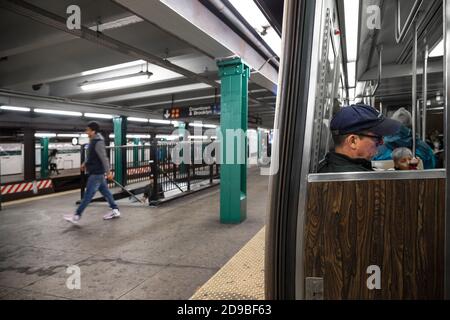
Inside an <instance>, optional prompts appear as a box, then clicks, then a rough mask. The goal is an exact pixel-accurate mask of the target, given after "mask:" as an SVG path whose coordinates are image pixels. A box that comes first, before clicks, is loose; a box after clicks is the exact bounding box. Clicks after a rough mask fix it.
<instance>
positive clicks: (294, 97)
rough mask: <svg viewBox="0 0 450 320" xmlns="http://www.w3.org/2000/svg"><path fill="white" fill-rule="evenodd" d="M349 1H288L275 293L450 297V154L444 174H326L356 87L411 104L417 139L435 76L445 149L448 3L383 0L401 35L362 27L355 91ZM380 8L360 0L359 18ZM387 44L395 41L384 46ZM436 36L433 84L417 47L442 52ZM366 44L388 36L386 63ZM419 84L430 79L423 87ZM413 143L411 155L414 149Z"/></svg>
mask: <svg viewBox="0 0 450 320" xmlns="http://www.w3.org/2000/svg"><path fill="white" fill-rule="evenodd" d="M345 1H348V0H341V1H333V0H317V1H295V0H287V1H285V7H284V21H283V25H284V26H283V38H284V53H283V58H282V63H281V70H280V73H281V76H280V87H279V94H278V101H277V114H276V118H275V129H276V130H279V134H278V135H277V138H276V140H275V150H276V154H275V155H274V156H273V159H272V162H274V161H277V162H278V166H277V167H278V168H279V169H278V171H277V172H275V173H274V175H273V176H272V177H271V180H270V208H269V212H268V223H267V229H266V252H267V253H266V268H265V270H266V297H267V298H269V299H443V298H448V297H449V294H450V279H449V276H450V267H449V263H450V261H448V258H449V257H450V255H449V248H450V245H449V239H450V237H449V231H450V210H449V209H450V208H449V205H446V203H447V201H448V196H449V194H450V192H449V185H448V181H449V180H448V172H447V170H446V169H445V168H446V167H448V166H449V165H450V163H449V160H448V156H447V153H446V150H447V148H444V150H445V157H444V165H445V168H437V169H432V170H422V171H402V172H400V171H373V172H344V173H327V174H319V173H317V167H318V163H319V161H320V160H321V159H322V158H323V156H324V155H325V153H326V152H327V151H329V150H330V149H332V145H331V143H330V134H329V132H327V125H328V124H329V121H330V119H331V117H332V116H333V114H334V113H335V112H336V111H337V110H339V108H340V107H341V106H343V105H347V104H349V103H350V101H349V100H353V99H356V93H355V94H354V95H353V96H352V97H351V96H350V95H349V94H348V92H349V89H353V90H355V92H356V91H358V86H359V85H363V87H360V88H359V91H360V94H359V98H360V99H361V100H362V101H364V102H366V103H370V104H371V105H372V106H373V107H375V108H376V109H378V110H379V111H380V112H382V113H384V114H387V113H388V112H389V108H390V107H391V108H394V106H397V107H398V106H406V105H408V104H409V109H410V111H411V113H412V114H413V128H412V130H413V136H414V137H415V136H416V135H417V136H420V134H421V133H423V134H424V135H425V133H426V131H425V130H426V129H425V128H426V124H427V118H426V117H427V110H430V109H432V108H429V107H427V106H429V103H428V102H429V101H428V100H429V96H430V94H431V93H430V92H427V81H428V82H429V84H430V85H429V86H428V87H431V88H437V89H436V90H442V92H444V97H445V99H444V100H445V101H444V103H443V105H442V112H441V115H440V116H439V115H438V116H437V118H438V119H439V117H440V120H441V121H442V123H443V126H442V127H443V129H444V130H443V135H444V138H445V143H444V147H446V141H447V138H448V137H449V133H450V131H449V128H448V125H447V124H448V123H449V122H448V121H449V120H450V118H449V116H450V112H449V111H448V107H447V106H448V102H449V101H450V93H449V90H447V87H448V84H449V83H450V82H449V81H450V69H449V68H450V1H443V2H442V1H428V2H424V1H415V2H411V1H409V2H408V5H407V6H401V5H400V4H401V3H402V1H390V2H384V3H381V2H380V3H379V5H380V6H381V5H383V6H384V7H382V8H380V12H381V13H382V12H391V11H392V12H394V15H397V19H395V23H393V24H392V26H393V28H392V30H391V28H388V27H386V26H389V24H388V23H384V24H382V26H381V29H380V30H378V31H374V32H373V33H371V32H367V30H366V31H364V28H367V25H368V24H366V22H365V21H362V22H361V21H360V22H359V24H358V25H357V26H354V27H355V28H358V29H359V30H358V35H359V38H358V50H359V51H358V54H359V55H361V56H358V57H357V61H356V62H355V69H356V70H355V75H356V76H355V77H356V81H355V87H354V88H349V84H348V81H349V76H348V73H349V70H348V67H349V64H348V63H349V60H348V56H344V55H343V52H344V49H345V47H346V46H347V45H349V44H348V43H346V34H347V33H346V32H345V28H348V24H346V25H344V23H343V20H344V11H345V10H344V5H345V3H344V2H345ZM404 3H405V2H403V4H404ZM371 4H372V2H371V1H359V5H360V8H359V11H358V14H359V18H362V17H366V16H367V14H368V13H369V12H371V11H370V10H369V9H372V11H373V10H374V8H373V6H372V8H369V5H371ZM400 8H402V10H403V11H401V10H400ZM405 8H406V9H405ZM397 9H398V11H396V10H397ZM375 11H376V10H375ZM360 20H361V19H360ZM437 26H438V27H437ZM394 28H395V30H394ZM437 30H438V31H437ZM364 32H366V33H367V38H364V37H363V36H362V35H364ZM389 33H391V34H389ZM341 34H343V36H342V37H340V35H341ZM390 38H392V39H393V40H392V41H394V42H392V43H388V42H386V39H390ZM439 38H440V39H443V40H442V41H443V45H444V48H445V50H444V53H443V57H442V58H440V60H439V59H435V60H433V63H434V67H433V68H437V69H436V70H435V71H433V72H434V73H433V74H432V76H430V77H429V78H430V79H428V80H426V78H427V74H428V73H429V71H428V70H427V67H426V63H425V62H424V64H423V65H422V66H421V68H422V69H421V70H422V71H419V70H420V66H418V65H419V64H418V63H417V61H418V60H419V58H420V56H421V55H420V54H418V52H426V54H424V57H426V56H427V55H428V52H427V49H426V48H427V46H428V48H431V47H435V46H436V44H437V43H439V40H440V39H439ZM361 39H362V40H366V39H378V40H380V39H381V40H383V41H384V43H383V45H384V48H383V51H384V52H385V56H383V57H382V56H381V53H380V55H379V56H377V52H380V51H381V50H374V49H372V50H370V46H369V47H365V44H364V43H363V41H362V40H361ZM379 44H380V43H378V44H377V45H379ZM368 48H369V49H368ZM372 48H375V47H372ZM376 61H378V62H379V63H380V65H378V64H377V63H376ZM424 61H425V60H424ZM381 64H382V65H383V68H384V69H385V74H384V75H383V76H381V73H380V71H379V72H378V74H377V70H381ZM439 64H440V70H439ZM358 69H359V70H358ZM430 72H431V71H430ZM420 73H421V75H420V77H421V78H420V77H419V78H418V74H420ZM370 74H372V77H370ZM343 78H344V80H342V79H343ZM424 78H425V79H424ZM417 79H424V81H423V82H422V83H424V85H423V84H422V85H420V84H419V83H418V81H417ZM439 81H440V82H439ZM345 91H346V92H345ZM420 93H422V100H421V99H420V97H419V96H420ZM433 94H435V93H433ZM420 124H423V125H422V127H421V126H420ZM421 130H422V131H421ZM413 140H414V145H413V147H412V148H413V150H414V149H415V147H416V143H417V142H416V140H415V138H414V139H413Z"/></svg>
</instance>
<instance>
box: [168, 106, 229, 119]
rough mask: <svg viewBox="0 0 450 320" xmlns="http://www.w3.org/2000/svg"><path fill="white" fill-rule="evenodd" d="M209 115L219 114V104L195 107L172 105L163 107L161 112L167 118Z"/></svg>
mask: <svg viewBox="0 0 450 320" xmlns="http://www.w3.org/2000/svg"><path fill="white" fill-rule="evenodd" d="M211 115H220V105H219V104H215V105H207V106H197V107H173V108H167V109H164V112H163V117H164V119H167V120H172V119H180V118H192V117H202V116H211Z"/></svg>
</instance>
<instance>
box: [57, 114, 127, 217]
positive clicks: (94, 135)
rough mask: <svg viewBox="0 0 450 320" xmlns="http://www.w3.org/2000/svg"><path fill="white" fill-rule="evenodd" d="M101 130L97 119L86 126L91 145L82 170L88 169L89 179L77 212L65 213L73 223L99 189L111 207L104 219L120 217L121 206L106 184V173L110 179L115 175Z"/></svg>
mask: <svg viewBox="0 0 450 320" xmlns="http://www.w3.org/2000/svg"><path fill="white" fill-rule="evenodd" d="M99 130H100V126H99V124H98V123H97V122H95V121H93V122H90V123H89V124H88V126H87V128H86V133H87V135H88V136H89V146H88V149H87V157H86V161H85V162H84V163H83V164H82V165H81V171H86V173H87V174H88V179H87V184H86V192H85V194H84V197H83V199H82V200H81V203H80V205H79V206H78V208H77V210H76V212H75V214H66V215H64V219H65V220H67V221H69V222H72V223H78V221H79V220H80V219H81V215H82V213H83V211H84V209H86V207H87V206H88V205H89V203H90V202H91V200H92V198H93V197H94V195H95V193H96V192H97V190H98V191H100V193H101V194H102V195H103V196H104V197H105V199H106V201H108V204H109V206H110V207H111V211H110V212H109V213H107V214H106V215H105V216H103V219H105V220H109V219H113V218H118V217H120V211H119V207H118V206H117V204H116V202H115V201H114V198H113V196H112V194H111V192H110V191H109V189H108V185H107V184H106V179H105V174H106V177H107V179H108V180H110V181H111V180H112V179H113V175H112V172H111V171H110V167H109V160H108V158H107V156H106V148H105V140H104V139H103V137H102V135H101V134H100V133H99Z"/></svg>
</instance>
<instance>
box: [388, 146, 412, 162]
mask: <svg viewBox="0 0 450 320" xmlns="http://www.w3.org/2000/svg"><path fill="white" fill-rule="evenodd" d="M405 157H411V158H412V157H413V154H412V151H411V150H409V149H408V148H404V147H402V148H396V149H394V150H393V151H392V160H394V162H397V161H398V160H400V159H401V158H405Z"/></svg>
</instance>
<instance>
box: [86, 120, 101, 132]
mask: <svg viewBox="0 0 450 320" xmlns="http://www.w3.org/2000/svg"><path fill="white" fill-rule="evenodd" d="M87 126H88V128H90V129H91V130H93V131H95V133H98V132H99V130H100V125H99V124H98V122H96V121H91V122H89V123H88V125H87Z"/></svg>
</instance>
